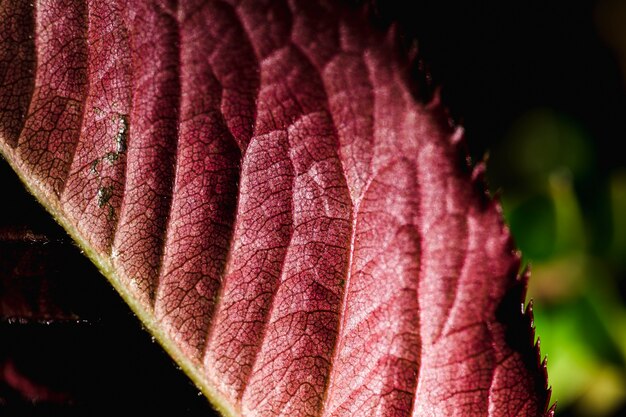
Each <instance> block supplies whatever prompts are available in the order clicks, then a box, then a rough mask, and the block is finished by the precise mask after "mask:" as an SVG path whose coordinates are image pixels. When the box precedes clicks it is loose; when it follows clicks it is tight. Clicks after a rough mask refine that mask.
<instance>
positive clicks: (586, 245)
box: [489, 108, 626, 417]
mask: <svg viewBox="0 0 626 417" xmlns="http://www.w3.org/2000/svg"><path fill="white" fill-rule="evenodd" d="M595 144H596V141H595V140H594V138H593V137H590V135H588V134H587V133H586V132H585V130H584V129H583V127H581V126H580V125H578V124H577V122H576V120H573V119H572V118H570V117H568V116H567V115H565V114H561V113H559V112H558V111H556V110H554V109H549V108H535V109H533V110H531V111H529V112H527V113H526V114H524V115H523V116H522V117H520V118H519V119H518V121H517V122H516V123H514V124H513V126H512V127H511V128H510V131H509V133H508V135H507V138H506V139H505V140H503V141H502V142H501V145H500V146H499V147H496V148H495V149H493V150H492V153H491V158H490V161H489V166H490V179H491V183H492V185H496V188H500V189H501V190H502V191H503V192H502V204H503V207H504V213H505V216H506V218H507V221H508V223H509V225H510V227H511V229H512V233H513V235H514V236H515V239H516V243H517V244H518V246H519V247H520V249H521V250H522V253H523V256H524V262H525V263H527V264H528V265H530V267H531V269H532V278H531V281H530V286H529V295H528V297H529V298H532V299H534V312H535V324H536V327H537V332H538V334H539V335H540V339H541V352H542V354H543V355H546V356H547V357H548V375H549V379H550V384H551V385H552V387H553V394H552V400H553V401H557V402H558V404H559V406H558V410H560V412H559V413H560V414H561V415H573V416H589V417H591V416H594V417H601V416H614V415H622V414H620V413H623V412H624V410H626V307H625V298H624V288H626V285H625V284H626V283H625V282H624V277H625V276H626V170H622V169H619V168H616V169H614V170H613V171H611V172H609V174H608V176H606V175H603V176H598V174H597V169H596V168H597V167H596V166H595V165H596V157H595V155H596V149H595V146H596V145H595ZM501 178H505V179H506V181H505V182H506V184H493V183H494V182H496V181H497V180H498V179H501ZM589 183H593V184H594V186H593V187H591V191H589V190H587V191H586V192H584V193H581V192H580V191H579V188H580V187H579V185H580V184H589ZM586 200H592V201H586ZM602 225H608V227H602ZM607 230H608V233H607Z"/></svg>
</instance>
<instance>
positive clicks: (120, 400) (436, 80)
mask: <svg viewBox="0 0 626 417" xmlns="http://www.w3.org/2000/svg"><path fill="white" fill-rule="evenodd" d="M406 3H407V2H402V1H388V2H382V1H381V2H377V3H373V6H372V8H373V9H374V10H375V11H374V15H375V16H377V17H376V18H375V20H376V22H377V24H380V25H383V26H384V25H385V24H386V23H388V22H389V21H398V22H400V27H401V28H402V29H403V30H404V33H406V39H407V42H409V41H410V40H411V39H414V38H416V39H419V51H420V57H421V63H420V64H419V65H416V70H415V80H416V86H417V90H418V93H419V94H421V95H422V97H427V96H428V95H429V94H430V93H431V92H432V90H433V88H434V86H437V85H441V86H442V95H443V101H444V103H445V104H446V105H447V106H448V107H449V109H450V113H451V117H452V118H453V119H454V120H455V121H456V122H460V123H462V124H463V125H464V126H465V130H466V137H467V142H468V147H469V151H470V154H471V156H472V158H473V160H474V161H479V160H481V159H483V156H484V155H485V153H486V152H489V162H488V167H489V171H488V177H489V182H490V188H491V189H492V190H493V191H496V192H498V193H500V194H501V198H502V201H503V205H504V208H505V215H506V217H507V220H508V222H509V223H510V225H511V228H512V229H513V234H514V236H515V237H516V240H517V242H518V244H519V246H520V247H521V249H522V250H523V253H524V255H525V261H527V262H530V263H531V264H532V265H533V270H534V276H533V279H532V281H531V288H530V292H531V294H530V296H531V297H533V298H534V299H535V310H536V318H537V320H536V322H537V326H538V334H539V335H540V336H541V338H542V351H543V352H544V353H545V352H548V355H549V357H550V361H549V365H550V366H551V368H550V383H551V384H552V385H554V386H555V395H554V396H556V397H557V399H558V400H559V409H558V410H559V415H560V416H620V415H626V408H625V406H624V400H625V399H626V366H625V361H626V327H622V326H621V325H620V324H621V323H622V321H621V320H622V318H624V317H626V313H624V312H625V309H624V304H625V300H626V262H625V261H624V259H625V258H626V229H625V228H626V225H625V224H624V220H620V219H624V216H625V215H624V213H625V212H626V174H625V172H626V158H625V157H624V154H623V153H621V152H620V151H619V150H618V149H619V148H621V147H622V142H623V141H624V139H625V137H624V133H623V124H624V121H625V119H626V117H625V116H626V95H625V89H624V88H625V87H624V86H625V85H626V84H625V82H626V81H625V80H626V73H625V72H624V71H625V66H624V63H625V62H626V58H625V57H626V6H624V2H620V1H617V0H597V1H577V2H571V1H527V2H495V1H487V2H482V3H481V4H477V2H467V4H465V5H459V4H457V3H456V2H450V1H432V2H426V1H423V2H415V10H414V11H411V10H409V8H408V6H407V5H406ZM620 62H621V64H620ZM0 181H1V184H2V187H3V195H4V196H5V198H4V202H3V205H4V206H5V207H4V208H3V213H2V216H0V313H2V317H5V318H6V317H9V316H11V315H14V316H15V315H19V314H18V313H20V311H19V309H20V303H16V302H15V300H16V299H19V297H23V298H24V299H25V301H26V304H29V303H30V305H31V306H32V308H31V309H30V311H29V312H21V313H20V314H22V316H26V317H27V318H28V320H26V323H16V322H14V321H8V320H6V319H3V320H2V321H1V322H0V363H1V366H2V368H1V369H0V375H4V376H5V379H4V380H3V379H2V378H0V406H1V407H2V408H1V409H0V413H1V412H2V411H3V410H4V411H7V414H8V415H12V414H16V415H18V414H24V415H49V414H59V415H90V414H101V413H104V412H111V413H113V412H116V413H119V412H120V411H121V410H124V411H130V412H133V411H135V412H140V413H141V414H145V415H147V414H149V413H154V412H159V415H160V414H162V413H168V412H172V413H175V415H185V410H186V411H187V413H186V415H210V414H208V413H210V411H208V410H209V408H208V406H207V405H206V400H205V399H204V398H203V397H202V396H199V395H198V390H197V389H196V388H195V387H194V386H193V385H192V384H191V383H190V382H189V381H188V379H187V378H186V377H185V376H184V375H183V374H182V372H180V371H179V370H177V368H176V365H175V364H174V363H173V362H172V360H171V359H170V358H169V357H168V356H167V355H166V354H165V353H164V352H163V351H162V350H161V348H160V347H159V346H158V345H157V344H156V343H154V342H153V341H152V340H151V338H150V336H149V335H148V334H147V333H146V332H145V331H143V329H142V328H141V326H140V324H139V322H138V320H137V319H136V318H135V317H134V316H133V315H132V314H131V313H130V312H129V311H128V308H127V307H126V306H125V305H124V303H123V302H122V301H121V299H120V298H119V297H118V296H117V294H115V292H114V291H113V289H112V288H111V287H110V286H109V285H108V283H107V282H106V280H105V279H104V278H103V277H101V276H100V274H99V273H98V272H97V270H96V269H95V268H94V267H93V266H91V264H90V263H89V261H87V260H86V259H85V258H84V257H83V256H82V255H81V254H80V252H79V250H78V249H77V248H76V247H74V246H73V244H72V243H71V242H70V240H69V238H67V237H65V234H64V232H63V231H62V230H61V229H60V228H59V227H58V226H56V225H55V224H54V223H53V222H52V221H51V220H50V219H49V216H48V215H47V214H46V213H45V212H44V211H43V210H42V209H41V208H39V206H38V205H37V203H36V202H34V201H33V199H32V198H31V197H30V196H28V195H27V194H25V193H24V192H23V191H22V187H21V184H20V183H19V181H18V180H17V179H16V178H15V176H14V174H13V173H12V172H11V171H10V169H9V168H8V167H7V166H6V163H4V161H2V164H0ZM622 208H623V209H624V212H622V211H621V209H622ZM26 230H31V231H33V232H35V234H36V236H33V235H32V234H31V235H27V234H26V232H25V231H26ZM576 266H578V267H577V268H574V267H576ZM572 277H573V278H572ZM45 299H54V300H56V301H55V302H54V303H52V304H47V303H46V302H45V301H42V300H45ZM50 317H55V320H53V321H52V322H50V321H48V320H47V319H48V318H50ZM623 324H624V325H626V320H624V321H623ZM562 329H566V330H562ZM563 358H564V359H563ZM552 366H553V368H554V369H553V368H552ZM6 375H10V378H13V379H11V381H10V383H8V382H7V381H8V380H7V377H6ZM20 375H27V376H28V378H25V379H21V378H20ZM607 375H608V376H607ZM598 381H599V382H598ZM28 384H30V385H28ZM16 386H18V387H20V389H16V388H15V387H16ZM20 392H22V393H24V392H28V393H30V394H36V396H39V397H40V399H41V400H40V401H38V402H36V403H32V402H29V401H27V400H25V399H24V398H23V395H22V394H21V393H20ZM554 396H553V398H554ZM594 407H595V408H594Z"/></svg>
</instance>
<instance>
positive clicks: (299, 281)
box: [0, 0, 552, 417]
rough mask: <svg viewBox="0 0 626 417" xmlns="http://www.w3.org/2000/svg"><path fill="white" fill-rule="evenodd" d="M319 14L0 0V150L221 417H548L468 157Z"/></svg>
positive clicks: (286, 5)
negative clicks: (353, 416) (220, 412)
mask: <svg viewBox="0 0 626 417" xmlns="http://www.w3.org/2000/svg"><path fill="white" fill-rule="evenodd" d="M406 55H407V53H406V51H403V49H402V48H400V45H399V41H398V37H397V36H396V32H395V31H394V29H393V28H392V29H390V30H387V31H381V30H380V29H376V28H375V27H373V26H372V25H371V24H370V22H369V21H368V18H367V14H366V13H364V12H363V11H362V10H358V9H356V8H354V7H349V6H343V5H340V4H338V3H336V2H324V1H319V2H318V1H315V2H311V1H305V0H301V1H297V0H293V1H289V2H283V1H278V0H276V1H273V0H268V1H205V0H197V1H194V0H189V1H181V2H175V1H123V0H114V1H109V2H101V1H96V0H87V1H75V0H42V1H40V2H37V3H36V4H35V5H31V4H30V3H28V2H23V1H21V0H6V1H4V2H3V3H2V4H1V5H0V138H1V140H0V149H1V150H2V153H3V155H4V156H5V157H6V159H7V160H8V161H9V163H10V164H11V165H12V166H13V167H14V169H15V170H16V171H17V173H18V174H19V175H20V177H21V178H22V180H23V181H24V182H25V184H26V185H27V186H28V188H29V189H30V191H31V192H32V193H33V194H35V195H36V196H37V197H38V198H39V200H40V201H41V202H42V203H43V204H44V205H45V206H46V207H47V208H48V209H49V210H50V211H51V212H52V214H53V215H54V216H55V217H56V218H57V220H58V221H59V222H60V223H61V224H63V225H64V227H65V228H66V229H67V230H68V232H69V233H70V234H71V235H72V236H73V237H74V238H75V239H76V240H77V241H78V242H79V244H80V245H81V246H82V247H83V248H84V249H85V251H86V252H87V253H88V255H89V256H90V257H91V259H92V260H93V261H94V262H95V263H96V264H97V265H98V266H99V268H100V269H101V270H102V272H103V273H104V274H105V275H106V276H107V278H108V279H109V280H110V281H111V283H112V284H113V285H114V286H115V288H116V289H117V290H118V291H119V292H120V293H121V295H122V296H123V297H124V299H125V300H126V301H127V302H128V303H129V304H130V306H131V307H132V308H133V310H134V311H135V312H136V313H137V314H138V315H139V317H140V318H141V319H142V321H143V322H144V324H145V325H146V326H147V327H148V328H149V329H150V331H151V332H153V334H154V335H155V336H156V337H157V338H158V339H159V340H160V342H161V343H162V344H163V345H164V347H165V348H166V349H167V350H168V351H169V352H170V354H171V355H172V356H173V357H174V358H175V359H176V360H177V361H178V362H179V363H180V364H181V366H182V367H183V368H184V370H185V371H186V372H187V373H188V374H189V375H190V376H191V377H192V378H193V380H194V381H195V382H196V383H197V384H198V386H199V387H201V389H202V390H203V392H204V393H205V394H206V395H207V396H208V397H209V399H210V400H211V401H212V402H213V404H214V405H215V406H216V407H217V408H218V409H220V410H221V411H222V412H223V413H224V414H225V415H227V416H239V415H241V416H329V417H330V416H337V417H339V416H350V415H359V416H361V415H362V416H439V415H441V416H450V415H471V416H488V415H489V416H516V415H521V416H539V415H548V414H551V413H552V411H548V410H547V405H548V399H549V393H548V391H547V390H546V375H545V366H544V365H543V364H539V362H538V357H539V356H538V348H537V347H536V346H535V345H534V344H533V343H534V334H533V331H532V326H531V320H532V319H531V316H530V312H528V311H527V312H526V313H523V312H522V311H521V310H520V307H521V308H522V309H523V300H524V290H525V285H526V279H527V277H526V275H522V276H518V269H519V256H518V255H517V254H516V252H515V251H514V247H513V245H512V242H511V239H510V236H509V234H508V231H507V229H506V227H505V226H504V225H503V224H502V220H501V214H500V211H499V206H498V204H497V203H496V202H493V201H491V200H490V199H489V198H488V197H487V196H486V194H485V191H484V185H483V183H482V173H483V170H484V166H483V165H478V166H477V167H476V168H474V169H473V170H471V169H469V168H468V167H467V164H466V162H465V152H464V151H463V147H462V143H463V139H462V131H461V130H460V129H453V128H451V127H450V126H449V124H448V122H447V116H446V112H445V110H444V109H443V108H442V106H441V105H440V104H439V102H438V99H437V98H435V99H434V100H433V101H432V102H431V103H430V104H428V105H423V104H421V103H420V102H419V101H417V100H416V99H415V98H414V96H413V94H412V91H411V88H410V84H409V79H408V78H407V69H408V67H409V64H410V62H409V59H408V57H407V56H406Z"/></svg>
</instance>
